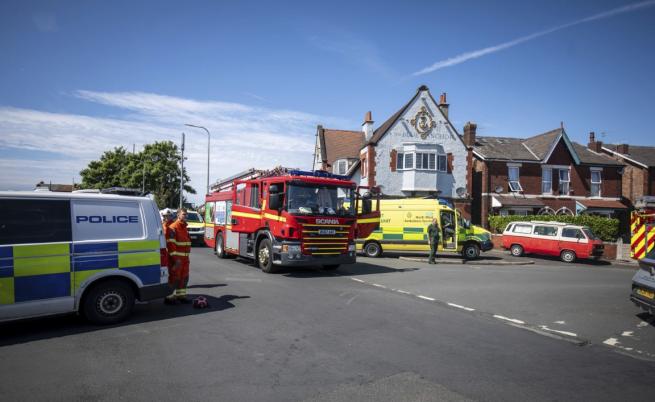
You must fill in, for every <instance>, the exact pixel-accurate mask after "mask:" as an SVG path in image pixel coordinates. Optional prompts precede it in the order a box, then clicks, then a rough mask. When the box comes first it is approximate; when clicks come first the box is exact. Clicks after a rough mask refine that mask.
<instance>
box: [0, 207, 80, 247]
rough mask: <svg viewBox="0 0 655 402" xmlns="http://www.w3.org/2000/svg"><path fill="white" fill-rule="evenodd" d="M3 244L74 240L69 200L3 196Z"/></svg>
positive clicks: (0, 229)
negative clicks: (14, 198)
mask: <svg viewBox="0 0 655 402" xmlns="http://www.w3.org/2000/svg"><path fill="white" fill-rule="evenodd" d="M0 208H2V219H1V220H0V245H6V244H26V243H54V242H69V241H71V220H70V216H71V215H70V201H69V200H25V199H21V200H9V199H4V200H0Z"/></svg>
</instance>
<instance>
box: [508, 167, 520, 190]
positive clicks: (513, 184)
mask: <svg viewBox="0 0 655 402" xmlns="http://www.w3.org/2000/svg"><path fill="white" fill-rule="evenodd" d="M514 169H516V180H512V173H511V172H512V170H514ZM507 183H508V185H509V190H510V191H511V192H513V193H518V192H521V191H523V187H522V186H521V171H520V166H516V165H508V166H507Z"/></svg>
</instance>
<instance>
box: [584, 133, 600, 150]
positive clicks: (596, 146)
mask: <svg viewBox="0 0 655 402" xmlns="http://www.w3.org/2000/svg"><path fill="white" fill-rule="evenodd" d="M602 146H603V142H602V141H596V133H594V132H593V131H592V132H590V133H589V144H587V148H589V149H591V150H592V151H594V152H597V153H600V152H601V149H600V148H601V147H602Z"/></svg>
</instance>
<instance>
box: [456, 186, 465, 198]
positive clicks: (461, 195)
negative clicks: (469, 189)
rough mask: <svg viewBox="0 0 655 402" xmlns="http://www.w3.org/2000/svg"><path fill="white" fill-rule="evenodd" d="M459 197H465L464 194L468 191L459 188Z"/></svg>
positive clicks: (457, 191)
mask: <svg viewBox="0 0 655 402" xmlns="http://www.w3.org/2000/svg"><path fill="white" fill-rule="evenodd" d="M455 192H456V193H457V195H458V196H460V197H464V194H466V189H465V188H464V187H458V188H457V190H455Z"/></svg>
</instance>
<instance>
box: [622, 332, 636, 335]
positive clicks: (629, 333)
mask: <svg viewBox="0 0 655 402" xmlns="http://www.w3.org/2000/svg"><path fill="white" fill-rule="evenodd" d="M632 334H634V332H632V331H623V333H622V334H621V336H632Z"/></svg>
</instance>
